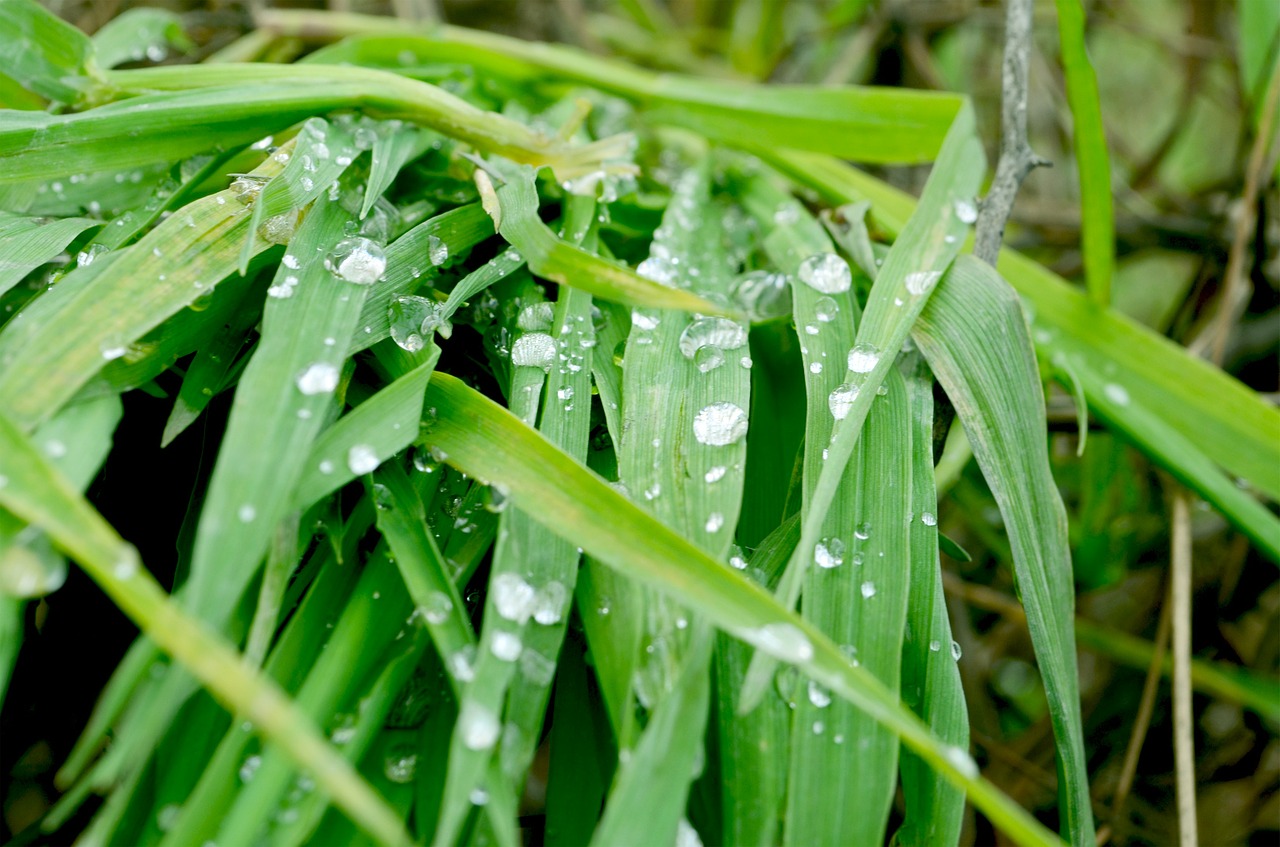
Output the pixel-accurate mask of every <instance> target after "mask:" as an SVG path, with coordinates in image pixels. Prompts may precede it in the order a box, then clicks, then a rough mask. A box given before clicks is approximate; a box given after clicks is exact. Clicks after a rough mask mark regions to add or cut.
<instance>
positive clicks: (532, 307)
mask: <svg viewBox="0 0 1280 847" xmlns="http://www.w3.org/2000/svg"><path fill="white" fill-rule="evenodd" d="M554 319H555V306H553V305H552V304H551V303H548V302H547V301H545V300H544V301H541V302H539V303H530V304H529V305H528V306H525V307H524V308H523V309H521V310H520V315H519V317H517V318H516V326H517V327H519V328H520V329H522V330H524V331H525V332H547V331H548V330H550V329H551V322H552V321H553V320H554Z"/></svg>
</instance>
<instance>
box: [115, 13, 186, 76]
mask: <svg viewBox="0 0 1280 847" xmlns="http://www.w3.org/2000/svg"><path fill="white" fill-rule="evenodd" d="M92 40H93V49H94V54H95V57H96V58H97V61H98V67H100V68H104V69H105V68H114V67H115V66H116V65H122V64H124V63H125V62H141V61H142V60H144V59H149V60H151V61H158V60H161V59H164V58H165V57H166V56H167V55H168V53H169V48H170V47H176V48H178V49H179V50H182V51H186V50H190V49H191V48H192V46H194V45H193V44H192V42H191V39H189V38H187V34H186V32H184V31H183V29H182V19H181V18H179V17H178V16H177V15H175V14H174V13H173V12H171V11H169V10H168V9H144V8H134V9H125V10H124V11H123V12H121V13H120V14H119V15H117V16H116V17H114V18H112V19H111V20H109V21H107V22H106V23H105V24H103V26H102V29H100V30H98V31H97V32H95V33H94V34H93V39H92Z"/></svg>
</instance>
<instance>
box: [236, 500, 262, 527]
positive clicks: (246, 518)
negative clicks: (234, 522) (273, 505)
mask: <svg viewBox="0 0 1280 847" xmlns="http://www.w3.org/2000/svg"><path fill="white" fill-rule="evenodd" d="M257 516H258V510H257V509H255V508H254V507H253V505H252V504H250V503H245V504H244V505H243V506H241V507H240V508H239V509H237V510H236V517H238V518H239V519H240V523H252V522H253V519H254V518H256V517H257Z"/></svg>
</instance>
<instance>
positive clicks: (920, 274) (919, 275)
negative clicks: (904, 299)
mask: <svg viewBox="0 0 1280 847" xmlns="http://www.w3.org/2000/svg"><path fill="white" fill-rule="evenodd" d="M941 278H942V271H913V272H912V273H909V274H907V276H906V279H905V282H906V285H907V291H908V292H910V293H911V294H915V295H920V294H927V293H928V292H929V291H930V290H931V289H932V288H933V287H934V286H935V285H937V284H938V280H939V279H941Z"/></svg>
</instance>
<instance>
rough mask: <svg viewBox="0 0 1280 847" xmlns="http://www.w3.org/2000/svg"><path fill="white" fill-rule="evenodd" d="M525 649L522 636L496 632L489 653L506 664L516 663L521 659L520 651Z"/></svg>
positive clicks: (491, 639) (491, 640) (490, 640)
mask: <svg viewBox="0 0 1280 847" xmlns="http://www.w3.org/2000/svg"><path fill="white" fill-rule="evenodd" d="M523 649H524V645H523V644H521V643H520V636H518V635H516V634H515V633H514V632H495V633H494V634H493V637H492V638H490V639H489V652H490V653H492V654H493V655H494V657H495V658H497V659H500V660H502V661H504V662H514V661H515V660H516V659H518V658H520V651H521V650H523Z"/></svg>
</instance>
